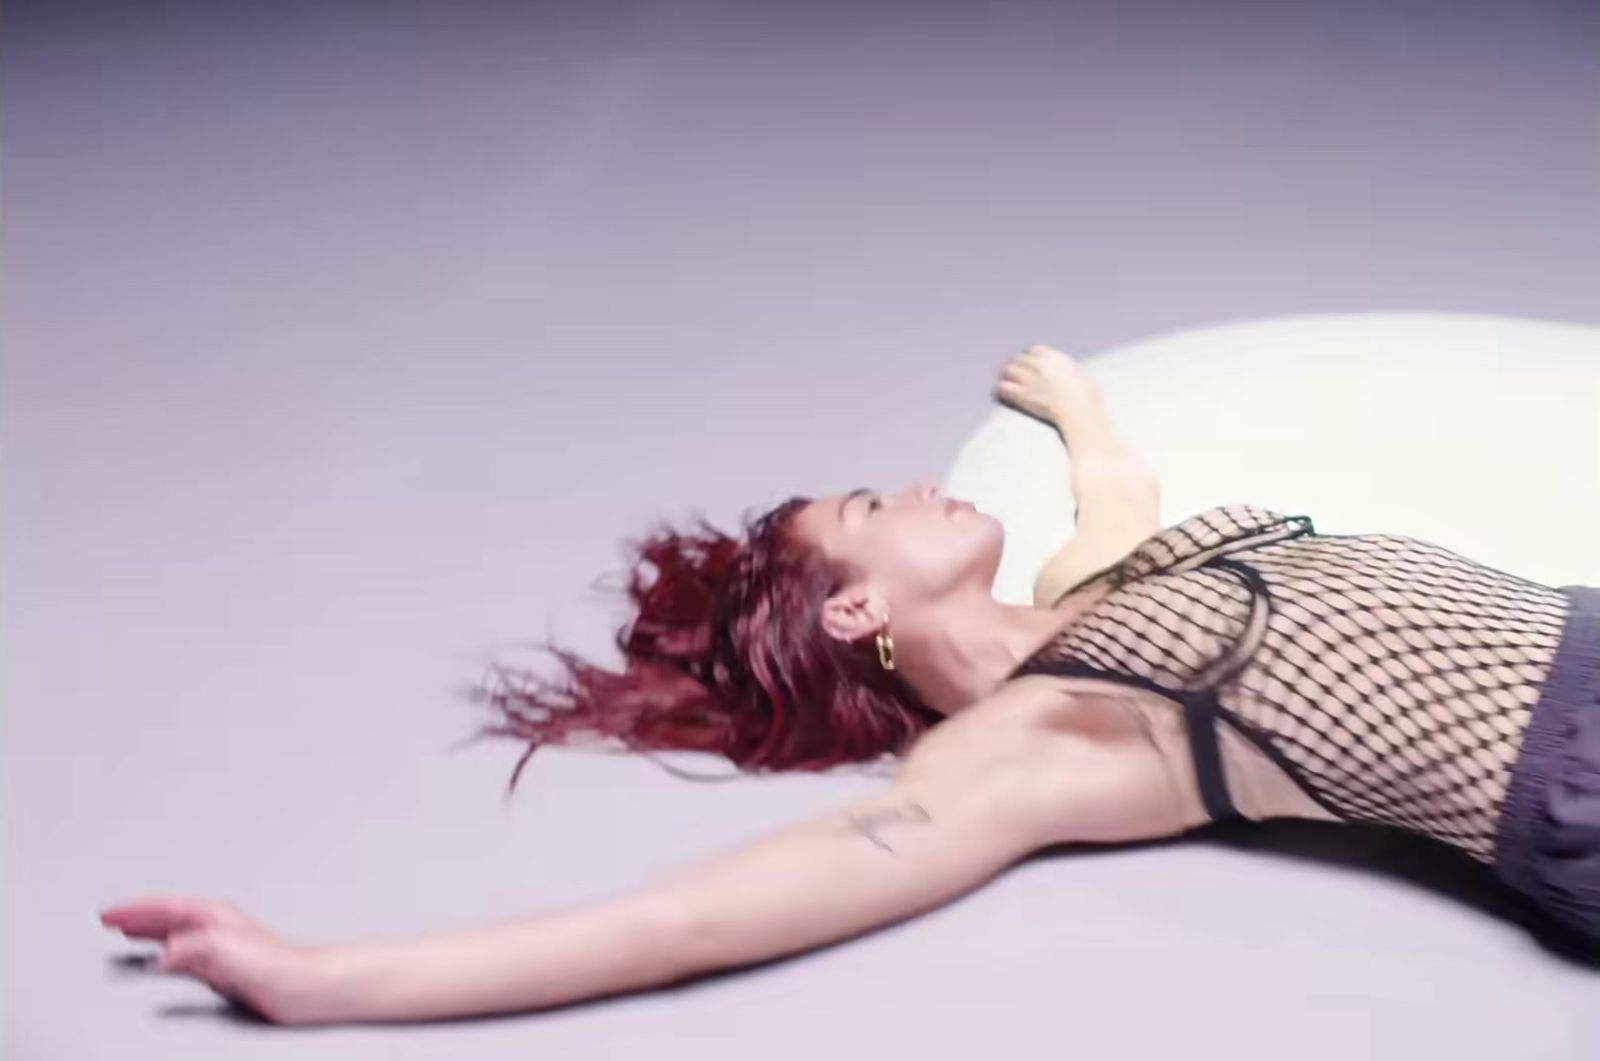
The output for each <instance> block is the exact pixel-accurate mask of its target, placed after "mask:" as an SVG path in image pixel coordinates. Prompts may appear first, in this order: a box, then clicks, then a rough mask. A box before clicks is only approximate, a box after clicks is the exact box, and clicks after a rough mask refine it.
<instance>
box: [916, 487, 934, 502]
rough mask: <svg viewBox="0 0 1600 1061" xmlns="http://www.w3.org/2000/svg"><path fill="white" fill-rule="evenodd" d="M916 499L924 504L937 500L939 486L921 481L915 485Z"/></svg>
mask: <svg viewBox="0 0 1600 1061" xmlns="http://www.w3.org/2000/svg"><path fill="white" fill-rule="evenodd" d="M915 493H916V496H917V500H919V501H921V502H923V503H924V504H931V503H932V502H935V501H937V500H939V487H938V484H936V483H930V482H921V483H918V484H917V485H916V487H915Z"/></svg>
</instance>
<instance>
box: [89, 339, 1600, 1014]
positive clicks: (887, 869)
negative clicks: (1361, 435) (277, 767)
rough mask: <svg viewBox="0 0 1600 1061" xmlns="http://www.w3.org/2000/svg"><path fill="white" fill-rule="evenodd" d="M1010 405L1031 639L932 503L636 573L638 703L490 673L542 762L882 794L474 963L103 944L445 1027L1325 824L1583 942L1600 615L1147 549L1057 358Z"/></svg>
mask: <svg viewBox="0 0 1600 1061" xmlns="http://www.w3.org/2000/svg"><path fill="white" fill-rule="evenodd" d="M995 396H996V397H997V398H998V400H1000V401H1001V402H1003V403H1005V404H1007V405H1010V406H1011V407H1013V408H1015V409H1018V410H1020V411H1022V412H1025V413H1027V414H1029V415H1031V416H1035V417H1038V418H1040V419H1043V420H1046V421H1048V422H1050V423H1053V424H1054V425H1055V426H1056V427H1057V428H1058V429H1059V431H1060V434H1061V436H1062V438H1063V440H1064V442H1065V444H1066V446H1067V448H1068V451H1069V453H1070V455H1071V468H1072V482H1071V486H1072V489H1073V492H1074V495H1075V501H1076V504H1077V510H1078V514H1077V528H1076V533H1075V535H1074V536H1073V537H1072V538H1071V539H1070V540H1069V541H1068V542H1067V543H1066V545H1065V546H1063V547H1062V549H1061V550H1060V551H1059V553H1057V555H1055V556H1054V557H1053V558H1052V559H1051V560H1050V561H1049V562H1048V563H1047V564H1046V565H1045V567H1044V568H1043V570H1042V571H1041V572H1040V574H1039V576H1038V579H1037V582H1036V583H1035V586H1034V603H1033V605H1032V606H1018V605H1012V604H1007V603H1004V602H1001V601H998V600H996V599H995V598H994V596H993V593H992V586H993V582H994V578H995V574H996V571H997V568H998V564H999V559H1000V551H1001V542H1002V538H1003V531H1002V528H1001V525H1000V523H999V522H998V521H997V520H995V519H994V518H992V517H991V516H988V515H986V514H984V513H982V512H980V511H978V510H977V509H975V508H974V507H973V506H972V505H971V504H969V503H966V502H963V501H959V500H955V499H951V498H947V497H944V496H942V495H941V494H940V492H939V491H938V490H937V489H935V488H934V487H932V486H927V485H919V486H913V487H910V488H906V489H901V490H896V491H894V492H888V493H879V492H877V491H873V490H866V489H857V490H851V491H850V492H848V493H844V494H840V495H835V496H830V497H822V498H816V499H812V498H804V497H794V498H791V499H789V500H787V501H785V502H784V503H783V504H780V505H778V506H777V507H776V508H774V509H772V510H771V511H768V512H766V513H765V514H763V515H761V516H759V517H758V518H754V519H751V518H749V517H746V518H745V519H744V524H745V526H744V527H743V529H742V530H743V533H742V536H741V537H740V538H734V537H730V536H726V535H724V534H721V533H720V532H717V531H716V530H715V529H714V528H710V527H709V526H706V525H705V524H704V522H703V521H702V526H701V527H700V529H699V531H697V532H695V533H693V534H690V533H684V534H678V533H672V532H664V533H661V534H659V535H658V536H656V537H653V538H650V539H648V540H646V541H644V542H642V543H639V548H638V559H637V563H636V564H635V566H634V568H633V571H632V577H631V579H630V582H629V586H628V592H629V595H630V598H631V600H632V602H633V603H634V604H635V605H636V606H637V609H638V614H637V617H636V618H635V619H634V620H633V621H632V622H631V623H630V624H629V625H628V626H626V627H624V631H623V633H622V634H620V635H619V638H618V641H619V644H620V646H621V647H622V649H623V651H624V653H625V655H626V660H627V662H626V667H625V669H624V670H623V671H622V672H621V673H610V672H607V671H604V670H601V669H599V668H596V667H593V666H591V665H588V664H585V663H583V662H582V661H581V660H579V659H577V658H576V657H575V656H573V655H572V654H570V653H567V652H564V651H562V650H560V649H556V650H555V652H556V655H557V656H558V657H559V658H560V659H561V660H562V662H563V664H564V665H565V667H566V674H567V677H568V678H569V679H570V680H569V681H567V682H565V683H562V684H560V685H557V683H554V682H550V681H546V680H544V679H540V678H537V677H535V676H532V675H530V674H528V673H526V672H519V671H514V670H511V669H507V668H502V669H500V670H498V671H497V672H496V674H497V676H496V677H495V678H493V679H491V680H490V681H489V682H488V683H486V684H485V685H484V687H483V688H482V689H481V690H480V697H481V699H482V700H483V701H484V703H486V704H487V705H489V706H490V708H491V709H492V711H493V714H492V717H493V719H494V722H493V723H492V724H491V725H488V726H486V727H485V728H484V730H483V732H484V733H486V734H493V735H500V736H507V737H512V738H515V739H518V740H520V741H524V742H526V743H527V745H528V748H527V753H528V754H531V753H532V752H533V750H534V749H535V748H537V747H538V746H539V745H542V744H552V743H554V744H559V743H562V742H564V741H566V740H568V739H569V738H572V737H575V736H578V735H584V736H586V737H592V736H593V735H595V734H601V735H604V736H606V737H609V738H612V739H613V742H614V743H618V744H620V745H621V746H622V747H623V748H625V749H628V750H631V751H635V752H639V753H643V754H649V753H652V752H655V751H663V750H693V751H705V752H713V753H716V754H719V755H722V756H725V757H726V758H727V759H728V760H730V761H731V762H732V763H734V764H736V765H737V766H738V767H739V768H740V769H741V770H743V771H747V772H768V771H784V770H823V769H827V768H829V767H834V766H839V765H842V764H846V763H865V762H873V761H876V760H879V759H884V760H886V761H888V762H890V763H891V764H892V765H893V775H892V780H890V781H889V782H888V783H886V784H885V785H884V787H882V789H881V790H880V791H876V792H873V793H872V794H870V795H867V796H865V797H864V798H858V799H854V800H852V801H850V802H849V803H848V804H846V805H842V806H838V807H836V808H834V809H831V810H827V811H825V812H823V813H820V814H818V815H816V816H815V817H813V818H811V819H809V820H806V821H802V822H799V823H796V824H793V825H790V826H788V827H787V828H783V829H781V830H779V831H777V832H774V833H772V834H771V835H769V836H766V837H764V838H761V839H759V840H757V841H754V842H750V843H747V844H745V845H743V846H740V847H738V848H737V849H734V850H730V851H728V852H726V853H725V854H722V855H720V856H718V857H715V858H713V859H710V860H709V861H706V862H704V863H702V864H698V865H694V866H690V867H687V868H684V869H682V870H680V871H678V872H675V873H673V874H670V875H667V876H665V877H664V878H663V879H660V880H658V881H656V882H654V883H652V884H651V885H650V886H648V887H644V888H642V889H640V890H639V891H637V892H636V893H633V894H630V895H627V896H625V897H623V898H621V899H616V900H610V901H606V902H602V903H597V904H594V905H591V906H587V907H579V908H577V909H574V910H570V911H563V912H559V913H551V914H548V915H545V916H535V917H531V918H527V919H525V920H514V921H508V922H503V923H498V924H491V925H487V926H484V927H481V928H476V929H473V930H470V931H462V932H455V933H449V934H438V935H431V936H424V937H421V938H417V939H412V940H402V941H385V942H373V943H366V944H352V945H342V944H341V945H314V944H312V945H308V944H300V943H291V942H289V941H287V940H285V939H283V938H282V937H280V936H279V935H278V934H277V933H275V932H274V931H272V930H271V929H269V928H268V927H267V926H265V925H263V924H261V923H260V922H258V921H255V920H253V919H251V918H250V917H248V916H246V915H245V914H243V913H241V912H240V911H238V910H237V909H235V908H234V907H232V906H231V905H229V904H227V903H224V902H219V901H212V900H206V899H190V898H170V897H167V898H145V899H139V900H134V901H130V902H127V903H124V904H120V905H117V906H113V907H110V908H108V909H106V910H104V911H103V912H102V914H101V920H102V922H103V923H104V924H105V925H106V926H107V927H108V928H111V929H116V930H120V931H121V932H122V933H123V934H124V935H126V936H128V937H131V938H135V939H145V940H153V941H155V942H157V943H158V944H160V945H161V951H160V954H159V957H158V959H157V961H156V967H157V969H159V970H161V971H165V972H169V973H174V974H181V975H185V976H189V977H194V978H197V979H199V980H201V981H203V982H204V983H206V984H207V985H209V986H210V987H211V988H212V989H214V990H215V991H217V992H218V993H219V994H221V995H223V996H224V997H226V998H228V999H230V1000H232V1001H234V1002H236V1003H238V1004H240V1005H242V1006H244V1007H247V1008H249V1009H251V1010H253V1011H255V1012H257V1013H258V1014H260V1015H261V1016H263V1017H265V1018H266V1019H268V1020H271V1021H275V1022H278V1023H282V1024H290V1025H306V1024H322V1023H334V1022H372V1021H414V1020H427V1019H433V1018H445V1017H455V1016H463V1015H470V1014H483V1013H491V1012H505V1011H523V1010H538V1009H541V1008H544V1007H553V1006H558V1005H566V1004H571V1003H573V1002H576V1001H581V1000H585V999H590V998H597V997H601V996H611V995H616V994H619V993H626V992H634V991H641V990H648V989H651V988H654V987H658V986H663V985H667V984H672V983H676V982H679V981H682V980H686V979H689V978H692V977H695V976H698V975H701V974H705V973H708V972H711V971H715V970H721V969H726V968H729V967H734V966H739V965H743V964H749V963H756V962H761V961H764V960H768V959H772V958H774V957H778V956H781V955H786V954H793V953H796V952H800V951H804V950H807V949H809V948H814V947H818V946H822V945H824V944H829V943H832V942H836V941H838V940H841V939H845V938H848V937H852V936H855V935H857V934H860V933H863V932H865V931H867V930H870V929H873V928H876V927H879V926H883V925H887V924H890V923H894V922H898V921H901V920H904V919H907V918H910V917H913V916H915V915H917V914H920V913H923V912H926V911H929V910H931V909H934V908H936V907H938V906H939V905H941V904H943V903H946V902H949V901H950V900H952V899H954V898H956V897H958V896H960V895H962V894H964V893H967V892H970V891H971V890H973V889H975V888H978V887H980V886H981V885H983V884H984V883H986V882H987V881H990V880H992V879H994V878H995V877H996V876H997V875H998V874H1000V873H1001V872H1003V871H1004V870H1005V869H1006V868H1007V867H1008V866H1010V865H1013V864H1014V863H1016V862H1018V861H1019V860H1023V859H1026V858H1028V857H1029V856H1030V855H1031V854H1032V853H1034V852H1037V851H1039V850H1041V849H1043V848H1046V847H1049V846H1052V845H1057V844H1065V843H1093V844H1106V843H1116V842H1128V841H1144V840H1150V839H1154V838H1158V837H1165V836H1170V835H1173V834H1178V833H1183V832H1186V831H1189V830H1191V829H1194V828H1196V827H1198V826H1200V825H1203V824H1205V823H1208V822H1211V821H1219V820H1225V819H1246V820H1250V821H1260V820H1263V819H1268V818H1307V819H1317V820H1321V821H1329V822H1366V823H1379V824H1383V825H1388V826H1392V827H1397V828H1400V829H1404V830H1407V831H1409V832H1412V833H1415V834H1420V835H1423V836H1426V837H1431V838H1433V839H1434V840H1436V841H1441V842H1443V843H1445V844H1448V845H1452V846H1453V847H1455V848H1457V849H1459V850H1460V851H1462V852H1464V853H1465V854H1466V855H1468V856H1470V857H1471V858H1472V859H1476V860H1477V861H1479V862H1481V863H1485V864H1487V865H1490V866H1492V867H1493V870H1494V873H1495V875H1496V876H1497V878H1498V879H1499V881H1500V882H1501V883H1502V884H1503V885H1504V886H1505V887H1506V888H1507V889H1508V895H1511V896H1513V897H1515V898H1516V899H1518V900H1519V901H1524V902H1525V903H1526V904H1527V905H1528V906H1529V908H1530V909H1531V910H1533V911H1534V912H1535V914H1536V915H1537V916H1539V917H1544V918H1547V919H1548V920H1550V922H1551V923H1552V924H1555V925H1557V926H1558V927H1559V928H1560V930H1561V931H1563V932H1567V933H1571V934H1572V936H1573V938H1575V939H1581V940H1583V941H1584V942H1585V943H1587V942H1589V941H1600V706H1597V705H1600V589H1596V588H1590V587H1583V586H1565V587H1560V588H1555V587H1549V586H1545V585H1541V584H1539V583H1536V582H1532V581H1529V580H1527V579H1524V578H1520V577H1518V576H1516V575H1513V574H1509V573H1506V572H1503V571H1499V570H1495V569H1492V568H1489V567H1486V566H1484V565H1481V564H1478V563H1475V562H1474V561H1472V560H1470V559H1468V558H1466V557H1464V556H1461V555H1458V554H1455V553H1452V552H1450V551H1448V550H1446V549H1443V548H1441V547H1439V546H1436V545H1433V544H1430V543H1428V542H1424V541H1420V540H1417V539H1414V538H1408V537H1403V536H1398V535H1391V534H1381V533H1374V534H1364V535H1342V536H1341V535H1324V534H1319V533H1317V531H1316V530H1315V528H1314V526H1313V524H1312V522H1311V520H1310V519H1309V518H1308V517H1306V516H1300V515H1285V514H1281V513H1278V512H1274V511H1271V510H1269V509H1265V508H1262V507H1258V506H1254V505H1249V504H1228V505H1222V506H1218V507H1215V508H1212V509H1209V510H1206V511H1203V512H1201V513H1199V514H1197V515H1194V516H1192V517H1190V518H1188V519H1185V520H1183V521H1182V522H1180V523H1177V524H1175V525H1172V526H1165V527H1164V526H1163V525H1162V523H1161V520H1160V517H1159V503H1158V488H1157V484H1156V483H1155V482H1154V481H1153V479H1152V477H1151V475H1150V473H1149V471H1148V467H1147V465H1146V464H1145V463H1144V462H1143V461H1141V460H1140V459H1139V457H1138V456H1137V455H1136V454H1134V453H1132V452H1130V451H1129V449H1128V448H1127V446H1126V445H1125V444H1124V442H1123V441H1122V440H1121V439H1120V438H1119V435H1118V432H1117V431H1116V429H1115V426H1114V424H1113V423H1112V422H1111V420H1110V418H1109V416H1108V414H1107V411H1106V409H1105V407H1104V404H1103V401H1102V399H1101V396H1100V394H1099V392H1098V390H1097V388H1096V386H1095V385H1094V383H1093V381H1092V379H1091V378H1090V377H1089V375H1088V374H1087V373H1086V371H1085V370H1084V368H1083V367H1082V366H1081V365H1079V364H1078V363H1077V362H1075V361H1074V360H1073V359H1072V358H1070V357H1068V356H1067V355H1066V354H1064V353H1062V352H1060V351H1058V350H1055V349H1052V348H1050V347H1045V346H1033V347H1029V348H1028V349H1027V350H1026V351H1024V352H1023V353H1021V354H1020V355H1018V356H1016V357H1014V358H1012V359H1011V360H1010V362H1009V363H1008V364H1006V365H1005V367H1004V368H1003V370H1002V371H1001V373H1000V376H999V379H998V382H997V384H996V387H995ZM644 565H649V566H650V567H651V568H653V569H654V571H655V573H656V577H655V578H654V579H653V580H646V579H645V578H644V577H643V573H642V569H643V567H644ZM528 754H525V755H524V756H523V758H522V760H521V761H520V762H519V763H518V764H517V771H518V772H520V770H521V768H522V766H523V765H524V764H525V763H526V762H527V758H528ZM516 779H517V773H516V772H514V773H513V774H512V777H511V784H512V785H513V786H514V785H515V784H516ZM1468 864H1469V865H1470V863H1468Z"/></svg>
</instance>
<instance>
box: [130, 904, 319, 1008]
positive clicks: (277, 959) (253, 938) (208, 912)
mask: <svg viewBox="0 0 1600 1061" xmlns="http://www.w3.org/2000/svg"><path fill="white" fill-rule="evenodd" d="M100 923H101V924H102V925H104V926H105V927H107V928H110V929H116V930H118V931H120V932H121V933H122V934H123V935H124V936H126V937H127V938H129V939H149V940H155V941H156V942H158V943H160V944H161V945H162V950H161V954H160V955H159V956H158V958H157V959H156V962H155V968H156V970H157V971H158V972H164V973H178V974H181V975H185V976H192V977H194V978H195V979H197V980H200V981H201V982H202V983H204V984H206V986H208V987H210V988H211V989H212V990H213V991H215V992H217V994H219V995H221V996H222V997H223V998H226V999H228V1000H229V1001H231V1002H235V1003H237V1004H239V1005H242V1006H244V1007H246V1008H247V1009H250V1010H252V1011H254V1012H255V1013H257V1014H259V1015H260V1016H262V1017H263V1018H265V1019H267V1020H269V1021H271V1022H273V1023H274V1024H309V1023H314V1022H315V1021H316V1020H318V1019H319V1018H318V1003H319V1001H322V1000H323V999H322V998H321V996H322V992H321V990H320V988H321V986H322V985H321V979H322V972H323V964H324V960H323V953H322V950H321V949H318V948H309V947H301V946H296V945H293V944H290V943H286V942H284V940H282V939H281V938H279V936H278V935H277V933H275V932H273V931H272V930H271V929H269V928H267V927H266V926H265V925H263V924H261V923H260V922H259V921H256V920H254V919H253V918H250V917H247V916H245V915H244V914H243V913H241V912H240V911H239V910H238V909H236V908H235V907H234V906H233V905H232V904H230V903H226V902H221V901H218V900H213V899H184V898H167V897H152V898H145V899H138V900H134V901H132V902H128V903H124V904H122V905H120V906H112V907H108V908H106V909H105V910H102V911H101V912H100Z"/></svg>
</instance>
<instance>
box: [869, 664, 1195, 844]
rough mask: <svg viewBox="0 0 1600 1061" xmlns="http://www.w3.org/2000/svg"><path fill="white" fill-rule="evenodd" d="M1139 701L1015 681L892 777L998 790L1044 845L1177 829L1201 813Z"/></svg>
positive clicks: (1087, 684)
mask: <svg viewBox="0 0 1600 1061" xmlns="http://www.w3.org/2000/svg"><path fill="white" fill-rule="evenodd" d="M1139 695H1140V694H1139V693H1138V691H1137V690H1130V689H1128V688H1127V687H1125V686H1119V685H1117V684H1116V683H1113V682H1096V681H1083V680H1074V681H1072V682H1064V681H1062V680H1061V679H1059V678H1054V677H1051V676H1048V675H1029V676H1025V677H1022V678H1017V679H1014V680H1012V681H1010V682H1007V683H1006V684H1005V685H1003V686H1001V687H1000V688H999V689H997V690H996V691H995V692H993V693H991V694H990V695H989V696H987V697H985V698H984V699H983V700H980V701H979V702H977V703H975V704H973V705H972V706H971V707H969V708H967V709H966V710H964V711H962V712H961V713H960V714H958V715H955V716H953V717H951V718H949V719H947V720H945V721H943V722H941V723H939V724H938V725H936V726H934V727H933V728H932V729H930V730H929V731H928V732H927V733H926V734H924V735H923V736H922V738H921V739H920V740H919V741H918V742H917V743H916V744H915V745H914V746H913V747H912V749H911V751H910V753H909V754H908V755H907V757H906V759H905V762H904V763H903V764H902V766H901V769H900V775H899V776H900V778H901V780H903V781H905V782H907V783H909V784H912V785H915V784H918V783H949V782H952V781H954V782H968V781H973V780H979V781H982V782H983V783H985V784H989V785H992V786H994V787H996V788H999V789H1001V790H1002V791H1003V792H1004V793H1005V799H1006V801H1007V804H1008V805H1009V806H1010V807H1012V808H1013V813H1015V814H1017V815H1018V816H1022V817H1027V818H1029V819H1030V823H1029V824H1031V825H1032V826H1033V827H1034V828H1036V829H1038V830H1040V831H1041V833H1042V841H1043V842H1046V843H1066V842H1116V841H1127V840H1136V839H1149V838H1152V837H1156V836H1166V835H1171V834H1172V833H1176V832H1181V831H1182V830H1184V829H1186V828H1189V827H1191V826H1193V825H1196V824H1199V823H1200V821H1203V820H1204V814H1203V811H1200V810H1199V808H1198V807H1196V806H1192V805H1191V804H1192V802H1193V801H1191V800H1189V799H1186V798H1185V793H1184V790H1183V788H1182V786H1181V785H1180V783H1179V781H1180V779H1178V778H1175V777H1173V776H1172V774H1171V771H1170V770H1169V769H1168V765H1167V762H1166V760H1165V758H1164V757H1163V755H1162V752H1161V749H1160V747H1159V746H1158V745H1157V743H1156V741H1155V740H1154V739H1153V738H1152V734H1151V733H1150V730H1149V721H1148V716H1147V715H1146V714H1145V712H1143V711H1141V710H1140V709H1139V707H1138V706H1137V705H1136V704H1135V703H1134V702H1133V701H1135V700H1136V699H1137V698H1138V696H1139Z"/></svg>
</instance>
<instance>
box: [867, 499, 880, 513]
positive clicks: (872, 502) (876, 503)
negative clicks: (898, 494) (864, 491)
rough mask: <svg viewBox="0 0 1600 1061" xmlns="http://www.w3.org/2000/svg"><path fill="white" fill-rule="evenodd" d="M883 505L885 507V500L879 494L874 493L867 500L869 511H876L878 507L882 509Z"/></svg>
mask: <svg viewBox="0 0 1600 1061" xmlns="http://www.w3.org/2000/svg"><path fill="white" fill-rule="evenodd" d="M882 507H883V501H882V499H880V498H879V497H878V496H877V495H873V496H872V497H871V498H869V499H868V500H867V511H868V512H873V511H875V510H877V509H880V508H882Z"/></svg>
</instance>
